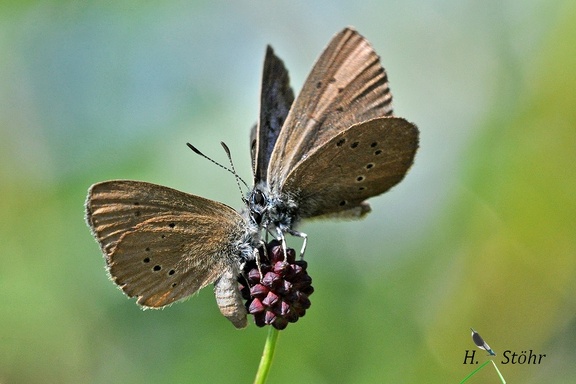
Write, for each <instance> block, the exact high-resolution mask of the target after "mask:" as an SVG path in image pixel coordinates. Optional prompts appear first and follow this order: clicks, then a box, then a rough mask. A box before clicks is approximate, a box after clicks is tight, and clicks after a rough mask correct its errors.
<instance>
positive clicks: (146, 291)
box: [107, 213, 240, 308]
mask: <svg viewBox="0 0 576 384" xmlns="http://www.w3.org/2000/svg"><path fill="white" fill-rule="evenodd" d="M238 230H240V228H239V222H233V221H229V220H223V219H222V217H221V216H220V217H219V216H214V215H211V216H203V215H199V214H192V213H181V214H178V215H161V216H158V217H155V218H151V219H149V220H146V221H144V222H143V223H141V224H139V225H137V226H136V227H134V228H133V229H131V230H129V231H127V232H126V233H124V234H123V235H122V236H121V237H120V240H119V241H118V244H117V246H116V247H115V248H114V250H113V251H112V253H111V254H110V256H109V258H108V261H107V262H108V269H109V272H110V276H111V277H112V279H113V280H114V282H115V283H116V284H118V286H119V287H120V288H122V290H123V291H124V292H125V293H126V295H128V296H129V297H138V304H140V305H142V306H145V307H152V308H160V307H163V306H165V305H168V304H171V303H173V302H174V301H177V300H180V299H183V298H186V297H187V296H189V295H191V294H193V293H195V292H196V291H198V290H199V289H200V288H203V287H205V286H206V285H208V284H210V283H212V282H214V280H216V279H217V278H219V277H220V276H221V275H222V274H223V273H224V271H225V270H226V269H227V268H228V266H229V265H231V264H232V265H233V264H234V263H237V265H238V264H239V261H238V260H237V259H235V258H234V257H237V256H235V255H234V254H233V253H232V251H231V248H232V246H231V245H230V242H231V237H232V236H231V233H233V232H234V231H238ZM236 268H237V267H236ZM236 272H237V271H236Z"/></svg>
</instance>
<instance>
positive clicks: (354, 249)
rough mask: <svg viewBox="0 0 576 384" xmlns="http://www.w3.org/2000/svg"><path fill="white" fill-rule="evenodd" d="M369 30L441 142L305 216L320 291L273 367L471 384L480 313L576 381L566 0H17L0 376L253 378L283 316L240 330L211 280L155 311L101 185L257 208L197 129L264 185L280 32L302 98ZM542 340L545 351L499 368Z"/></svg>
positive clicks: (11, 20) (4, 24)
mask: <svg viewBox="0 0 576 384" xmlns="http://www.w3.org/2000/svg"><path fill="white" fill-rule="evenodd" d="M347 25H352V26H354V27H355V28H356V29H358V31H360V33H362V34H363V35H364V36H366V38H367V39H368V40H369V41H370V42H371V43H372V45H373V46H374V47H375V50H376V52H377V53H378V54H379V55H380V56H381V58H382V63H383V65H384V67H385V68H386V69H387V71H388V75H389V79H390V84H391V89H392V92H393V94H394V97H395V102H394V104H395V112H396V114H397V115H399V116H403V117H405V118H407V119H408V120H410V121H412V122H414V123H416V124H417V125H418V127H419V128H420V131H421V143H420V147H421V148H420V150H419V152H418V154H417V156H416V162H415V165H414V167H413V168H412V169H411V171H410V173H409V174H408V176H407V177H406V179H405V180H404V181H403V182H402V183H401V184H399V185H398V186H397V187H395V188H394V189H393V190H392V191H391V192H389V193H387V194H386V195H384V196H380V197H377V198H374V199H372V200H371V204H372V207H373V212H372V213H371V215H369V217H368V218H367V219H366V220H364V221H361V222H351V223H349V222H311V223H308V224H306V225H304V226H303V227H301V229H302V230H303V231H304V232H307V233H308V234H309V237H310V243H309V248H308V251H307V260H308V262H309V273H310V275H311V276H312V278H313V280H314V283H313V285H314V287H315V288H316V291H315V293H314V295H313V296H312V297H311V300H312V307H311V308H310V310H309V311H308V313H307V315H306V317H304V318H303V319H301V320H300V321H299V322H298V323H296V324H291V325H290V326H289V327H288V328H287V329H286V330H285V331H283V332H282V333H281V335H280V339H279V344H278V349H277V353H276V357H275V361H274V364H273V366H272V370H271V374H270V380H269V382H270V383H288V382H302V383H334V382H354V383H382V382H394V383H415V382H426V383H453V382H454V383H455V382H459V381H460V380H461V379H462V378H464V377H465V376H466V375H467V374H468V373H469V372H471V371H472V370H473V369H474V368H475V367H476V366H473V365H464V364H463V361H464V356H465V353H466V350H473V349H475V347H474V345H473V343H472V340H471V338H470V331H469V327H474V328H475V329H476V330H477V331H478V332H479V333H480V334H481V335H482V336H483V337H484V339H485V340H486V341H487V342H488V343H489V344H490V346H491V347H492V348H493V349H494V350H495V351H496V352H497V353H498V356H497V357H496V359H495V361H496V362H497V363H498V364H499V367H500V369H501V371H502V373H503V375H504V377H505V378H506V379H507V380H508V382H509V383H520V382H521V383H541V382H549V383H551V382H554V383H573V382H574V380H575V378H576V368H575V365H574V361H575V360H576V352H575V351H576V338H575V336H576V316H575V314H576V312H575V309H576V297H575V295H574V293H575V292H576V290H575V288H576V200H575V198H574V191H575V189H576V172H575V169H574V164H575V163H576V107H575V106H576V92H575V89H576V74H575V73H576V72H575V68H576V3H574V2H572V1H568V0H566V1H560V0H558V1H550V0H528V1H521V0H517V1H507V2H500V1H487V2H476V1H456V0H444V1H442V0H434V1H428V2H416V1H404V2H381V1H366V2H363V3H362V4H361V5H360V4H352V2H344V1H315V2H308V1H300V0H297V1H293V2H290V4H287V3H286V2H280V1H269V2H264V1H237V2H234V3H232V2H229V3H226V4H224V2H202V1H196V2H190V1H188V2H186V1H165V2H153V3H149V2H146V3H144V2H137V1H123V2H107V1H95V2H79V1H41V2H40V1H26V2H16V1H12V2H10V1H5V2H2V3H1V5H0V52H1V54H0V177H1V182H0V215H1V216H0V245H1V248H2V257H1V260H2V265H1V267H0V298H1V304H0V305H1V309H0V382H2V383H40V382H42V383H48V382H51V383H78V382H85V383H109V382H124V383H138V382H166V383H188V382H194V383H196V382H220V383H232V382H251V381H252V379H253V377H254V374H255V372H256V368H257V365H258V361H259V357H260V354H261V351H262V347H263V344H264V340H265V337H266V333H267V330H265V329H259V328H257V327H255V326H254V325H251V326H249V327H248V328H247V329H246V330H243V331H237V330H235V329H234V328H233V327H232V326H231V325H230V324H229V323H228V321H227V320H226V319H224V318H223V317H222V316H221V315H220V314H219V312H218V309H217V307H216V305H215V302H214V297H213V293H212V292H211V289H210V288H206V289H204V290H203V291H202V292H200V294H198V295H197V296H195V297H193V298H192V299H190V300H189V301H187V302H185V303H181V304H177V305H174V306H172V307H170V308H168V309H166V310H162V311H142V310H140V309H139V308H138V307H137V306H136V305H135V303H134V300H128V299H126V298H125V297H124V296H123V295H122V294H121V292H120V291H119V290H118V289H116V288H115V287H114V285H113V284H112V283H111V282H110V281H108V279H107V276H106V273H105V270H104V260H103V259H102V256H101V254H100V251H99V248H98V246H97V244H96V243H95V241H94V240H93V239H92V237H91V235H90V232H89V230H88V228H87V227H86V225H85V223H84V218H83V215H84V211H83V204H84V199H85V196H86V191H87V189H88V187H89V186H90V185H91V184H92V183H95V182H98V181H103V180H107V179H114V178H123V179H136V180H144V181H149V182H154V183H157V184H162V185H166V186H170V187H173V188H176V189H180V190H182V191H186V192H189V193H193V194H197V195H200V196H204V197H208V198H211V199H214V200H218V201H222V202H225V203H227V204H229V205H231V206H234V207H236V208H240V207H241V206H242V203H241V200H240V195H239V193H238V190H237V188H236V186H235V182H234V179H233V177H232V176H230V175H229V174H227V173H226V172H224V171H222V170H220V169H219V168H217V167H216V166H214V165H212V164H210V163H209V162H207V161H206V160H204V159H202V158H200V157H198V156H196V155H194V154H193V153H192V152H191V151H190V150H189V149H188V148H187V147H186V145H185V143H186V142H187V141H189V142H192V143H193V144H194V145H196V146H197V147H198V148H200V149H201V150H202V151H204V152H205V153H207V154H208V155H210V156H211V157H213V158H215V159H216V160H218V161H221V162H223V163H226V157H225V154H224V153H223V151H222V149H221V148H220V145H219V141H225V142H226V143H227V144H228V145H229V147H230V149H231V151H232V155H233V157H234V161H235V164H236V168H237V170H238V171H239V173H240V174H241V175H242V176H243V177H244V178H245V179H246V180H250V179H251V176H250V174H251V169H250V162H249V151H248V132H249V129H250V127H251V126H252V124H253V123H254V122H255V121H256V118H257V115H258V96H259V95H258V94H259V81H260V75H261V70H262V61H263V56H264V50H265V46H266V44H272V45H273V47H274V48H275V50H276V53H277V54H278V55H279V56H280V57H281V58H283V59H284V61H285V64H286V65H287V67H288V69H289V70H290V75H291V80H292V85H293V86H294V88H295V91H298V90H299V89H300V87H301V85H302V82H303V81H304V79H305V77H306V75H307V74H308V71H309V70H310V69H311V67H312V64H313V62H314V60H315V59H316V57H317V56H318V55H319V54H320V52H321V51H322V49H323V48H324V47H325V45H326V44H327V43H328V41H329V40H330V38H331V37H332V36H333V35H334V34H335V33H336V32H338V31H339V30H341V29H342V28H343V27H345V26H347ZM290 241H291V245H292V246H294V247H299V245H300V242H299V241H298V239H294V240H290ZM530 349H532V350H533V351H534V352H536V353H545V354H546V355H547V357H546V358H545V359H544V360H543V361H542V364H540V365H511V364H508V365H503V364H501V363H500V362H501V360H502V353H503V352H504V351H505V350H512V351H516V352H517V353H520V352H521V351H528V350H530ZM476 351H477V353H476V357H477V359H478V360H479V361H480V362H481V361H483V359H484V358H485V357H484V355H485V353H484V352H482V351H480V350H477V349H476ZM469 382H471V383H472V382H474V383H480V382H483V383H487V382H490V383H492V382H498V378H497V376H496V374H495V372H494V370H493V369H492V368H491V367H486V368H485V369H484V370H483V371H482V373H481V374H479V375H478V376H476V377H474V379H472V380H470V381H469Z"/></svg>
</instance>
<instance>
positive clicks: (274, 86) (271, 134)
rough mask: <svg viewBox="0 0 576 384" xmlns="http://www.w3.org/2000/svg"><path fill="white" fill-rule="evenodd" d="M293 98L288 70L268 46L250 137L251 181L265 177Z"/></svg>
mask: <svg viewBox="0 0 576 384" xmlns="http://www.w3.org/2000/svg"><path fill="white" fill-rule="evenodd" d="M293 101H294V91H292V88H291V87H290V78H289V77H288V71H287V70H286V68H285V67H284V63H283V62H282V60H280V58H278V56H276V55H275V54H274V50H273V49H272V47H271V46H268V47H267V48H266V56H265V58H264V70H263V73H262V88H261V91H260V118H259V121H258V124H257V127H256V129H255V130H254V129H253V133H252V134H251V140H250V142H251V143H252V144H251V145H252V148H253V150H252V162H253V164H254V165H255V166H254V176H255V184H256V183H257V182H259V181H265V180H266V173H267V171H268V163H269V162H270V155H271V154H272V149H273V148H274V144H276V139H277V138H278V135H279V134H280V130H281V129H282V125H283V124H284V121H285V120H286V116H288V111H289V110H290V106H291V105H292V102H293Z"/></svg>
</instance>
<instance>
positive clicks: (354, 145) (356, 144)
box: [350, 141, 360, 149]
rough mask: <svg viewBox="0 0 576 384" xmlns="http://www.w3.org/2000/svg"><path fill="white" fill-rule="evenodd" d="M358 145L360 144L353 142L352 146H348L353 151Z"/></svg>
mask: <svg viewBox="0 0 576 384" xmlns="http://www.w3.org/2000/svg"><path fill="white" fill-rule="evenodd" d="M358 144H360V142H358V141H355V142H353V143H352V144H350V148H352V149H354V148H356V147H358Z"/></svg>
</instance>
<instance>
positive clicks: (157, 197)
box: [86, 180, 239, 255]
mask: <svg viewBox="0 0 576 384" xmlns="http://www.w3.org/2000/svg"><path fill="white" fill-rule="evenodd" d="M180 212H182V213H195V214H201V215H221V216H223V220H228V221H234V220H238V217H239V215H238V214H237V213H236V212H235V211H234V210H233V209H232V208H230V207H228V206H227V205H224V204H221V203H218V202H216V201H213V200H208V199H204V198H202V197H199V196H194V195H190V194H188V193H184V192H180V191H177V190H175V189H172V188H168V187H164V186H161V185H156V184H152V183H146V182H143V181H132V180H112V181H105V182H102V183H98V184H94V185H92V186H91V187H90V189H89V191H88V197H87V198H86V221H87V222H88V225H89V226H90V228H91V229H92V232H93V235H94V237H95V238H96V240H98V242H99V243H100V246H101V247H102V250H103V252H104V253H105V254H107V255H108V254H110V253H111V252H112V251H113V249H114V247H115V246H116V244H117V243H118V240H119V239H120V236H122V235H123V234H124V232H126V231H127V230H130V229H131V228H133V227H134V226H136V225H138V224H140V223H143V222H144V221H146V220H148V219H151V218H154V217H157V216H159V215H161V214H178V213H180Z"/></svg>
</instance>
